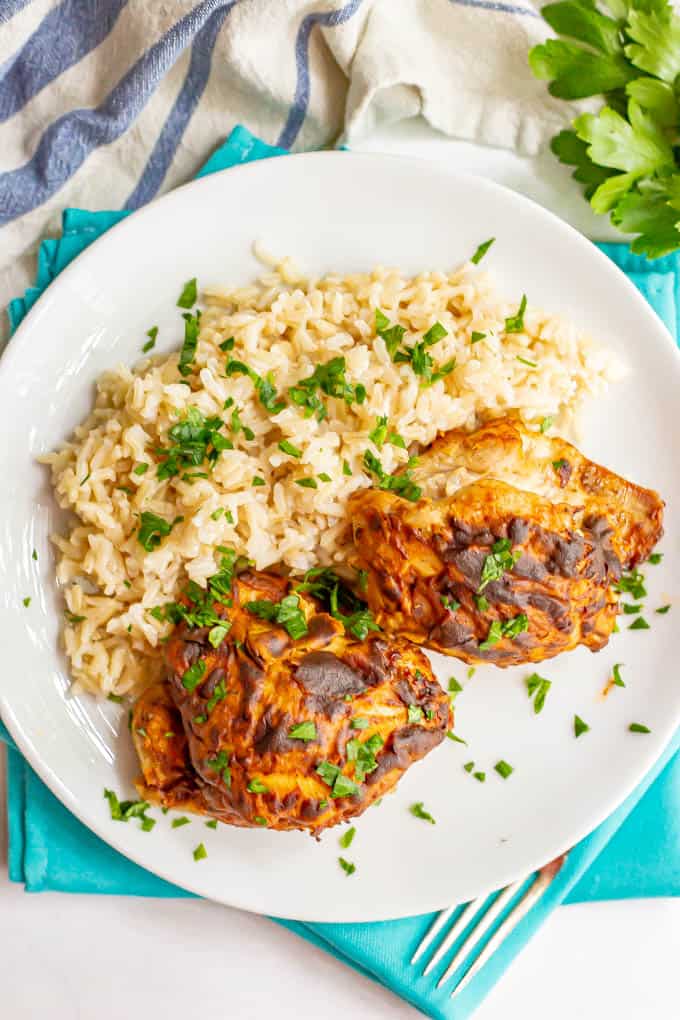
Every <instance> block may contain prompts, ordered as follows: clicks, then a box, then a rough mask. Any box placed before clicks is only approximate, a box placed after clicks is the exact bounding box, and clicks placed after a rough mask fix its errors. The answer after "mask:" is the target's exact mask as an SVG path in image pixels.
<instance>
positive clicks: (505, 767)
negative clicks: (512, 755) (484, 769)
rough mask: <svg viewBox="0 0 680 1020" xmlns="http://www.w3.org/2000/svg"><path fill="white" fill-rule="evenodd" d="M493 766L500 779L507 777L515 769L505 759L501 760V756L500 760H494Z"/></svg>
mask: <svg viewBox="0 0 680 1020" xmlns="http://www.w3.org/2000/svg"><path fill="white" fill-rule="evenodd" d="M494 768H495V770H496V772H497V773H498V775H499V776H501V778H502V779H507V778H508V776H511V775H512V773H513V772H514V771H515V770H514V768H513V767H512V765H509V764H508V763H507V761H503V759H502V758H501V760H500V761H497V762H496V764H495V765H494Z"/></svg>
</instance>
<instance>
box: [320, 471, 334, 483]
mask: <svg viewBox="0 0 680 1020" xmlns="http://www.w3.org/2000/svg"><path fill="white" fill-rule="evenodd" d="M319 481H320V482H332V481H333V479H332V478H331V476H330V475H329V474H328V473H327V472H326V471H321V472H320V473H319Z"/></svg>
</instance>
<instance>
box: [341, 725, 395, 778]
mask: <svg viewBox="0 0 680 1020" xmlns="http://www.w3.org/2000/svg"><path fill="white" fill-rule="evenodd" d="M384 743H385V741H384V740H383V738H382V737H381V736H380V734H379V733H374V734H373V736H372V737H369V738H368V740H366V741H364V742H363V743H362V742H361V741H360V740H359V739H358V738H357V737H352V739H351V740H348V741H347V748H346V751H347V761H351V762H354V778H355V779H356V781H357V782H358V783H363V781H364V779H365V778H366V776H367V775H368V773H369V772H373V771H374V770H375V769H377V767H378V762H377V761H376V758H375V755H376V752H377V751H379V750H380V748H381V747H382V746H383V744H384ZM334 788H335V787H334Z"/></svg>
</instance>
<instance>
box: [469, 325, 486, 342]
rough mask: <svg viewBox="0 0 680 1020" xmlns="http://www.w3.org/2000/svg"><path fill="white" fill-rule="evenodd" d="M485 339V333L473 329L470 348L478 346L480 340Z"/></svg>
mask: <svg viewBox="0 0 680 1020" xmlns="http://www.w3.org/2000/svg"><path fill="white" fill-rule="evenodd" d="M485 339H486V333H480V332H479V330H478V329H473V330H472V333H471V335H470V346H472V345H473V344H478V343H479V341H480V340H485Z"/></svg>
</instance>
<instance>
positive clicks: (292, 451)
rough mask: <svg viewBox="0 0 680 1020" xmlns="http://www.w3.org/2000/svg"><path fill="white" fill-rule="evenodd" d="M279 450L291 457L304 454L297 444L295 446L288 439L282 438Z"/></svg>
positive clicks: (298, 456)
mask: <svg viewBox="0 0 680 1020" xmlns="http://www.w3.org/2000/svg"><path fill="white" fill-rule="evenodd" d="M279 450H280V451H281V453H287V454H288V456H289V457H296V458H298V459H299V458H300V457H301V456H302V450H300V449H299V447H297V446H293V444H292V443H289V442H288V440H287V439H282V440H281V442H280V443H279Z"/></svg>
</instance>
